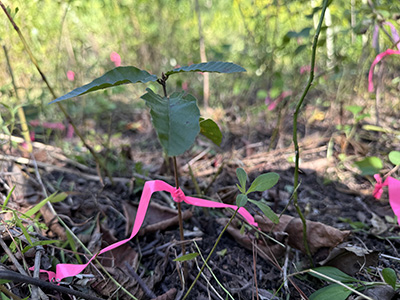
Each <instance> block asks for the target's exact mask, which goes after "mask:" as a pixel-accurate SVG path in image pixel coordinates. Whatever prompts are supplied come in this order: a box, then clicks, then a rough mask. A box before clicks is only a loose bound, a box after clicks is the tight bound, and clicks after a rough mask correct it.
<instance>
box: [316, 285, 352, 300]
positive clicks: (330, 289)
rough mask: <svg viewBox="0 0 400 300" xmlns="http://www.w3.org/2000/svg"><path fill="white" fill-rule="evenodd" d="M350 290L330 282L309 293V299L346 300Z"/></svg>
mask: <svg viewBox="0 0 400 300" xmlns="http://www.w3.org/2000/svg"><path fill="white" fill-rule="evenodd" d="M351 293H352V291H350V290H349V289H346V288H345V287H343V286H341V285H339V284H331V285H328V286H326V287H324V288H322V289H319V290H318V291H316V292H314V293H313V294H311V295H310V297H309V299H310V300H346V299H347V298H348V297H349V296H350V295H351Z"/></svg>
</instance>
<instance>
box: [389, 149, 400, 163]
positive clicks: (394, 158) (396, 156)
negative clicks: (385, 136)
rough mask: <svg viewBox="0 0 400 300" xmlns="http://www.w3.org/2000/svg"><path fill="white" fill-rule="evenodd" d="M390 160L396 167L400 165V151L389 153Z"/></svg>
mask: <svg viewBox="0 0 400 300" xmlns="http://www.w3.org/2000/svg"><path fill="white" fill-rule="evenodd" d="M389 160H390V162H391V163H392V164H394V165H396V166H397V165H400V152H399V151H391V152H390V153H389Z"/></svg>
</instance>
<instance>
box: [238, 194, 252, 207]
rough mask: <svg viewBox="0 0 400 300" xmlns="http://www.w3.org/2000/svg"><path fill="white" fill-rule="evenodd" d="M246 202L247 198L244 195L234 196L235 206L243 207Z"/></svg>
mask: <svg viewBox="0 0 400 300" xmlns="http://www.w3.org/2000/svg"><path fill="white" fill-rule="evenodd" d="M248 200H249V199H248V198H247V196H246V195H245V194H239V195H237V196H236V206H237V207H243V206H245V205H246V204H247V201H248Z"/></svg>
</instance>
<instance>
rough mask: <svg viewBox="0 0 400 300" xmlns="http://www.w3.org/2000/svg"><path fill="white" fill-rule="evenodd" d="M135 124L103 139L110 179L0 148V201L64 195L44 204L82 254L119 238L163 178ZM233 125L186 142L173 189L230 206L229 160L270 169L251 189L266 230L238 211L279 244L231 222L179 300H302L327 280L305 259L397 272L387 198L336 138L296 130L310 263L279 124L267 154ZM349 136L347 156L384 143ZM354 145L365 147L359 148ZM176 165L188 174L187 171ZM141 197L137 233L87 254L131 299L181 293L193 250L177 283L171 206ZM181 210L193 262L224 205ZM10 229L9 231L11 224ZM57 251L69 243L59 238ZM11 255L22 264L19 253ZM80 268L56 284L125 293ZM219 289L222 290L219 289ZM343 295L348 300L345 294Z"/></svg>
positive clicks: (163, 196)
mask: <svg viewBox="0 0 400 300" xmlns="http://www.w3.org/2000/svg"><path fill="white" fill-rule="evenodd" d="M121 118H123V116H121ZM136 121H137V122H139V123H140V126H141V127H140V128H139V129H138V130H136V131H132V130H129V131H127V132H125V133H124V134H123V135H122V137H119V140H112V141H111V143H112V145H113V149H117V150H115V151H116V155H119V157H120V159H123V164H124V166H125V169H126V170H127V171H124V172H122V171H121V173H120V174H117V173H116V174H115V176H114V177H113V181H114V184H112V183H111V182H110V180H109V179H107V178H101V177H99V176H98V172H97V171H96V168H95V167H88V166H86V165H83V164H80V163H78V162H76V161H75V160H72V159H68V158H67V156H66V155H65V154H64V153H63V152H62V151H61V150H60V149H59V148H56V147H53V146H50V145H45V144H43V143H37V144H35V145H34V149H35V151H34V157H35V160H34V159H32V158H33V157H29V156H27V155H25V158H24V154H23V153H22V152H21V151H20V150H18V149H17V148H11V147H6V146H3V150H4V151H3V152H4V155H3V156H2V162H3V163H2V172H3V175H2V176H1V181H2V194H3V196H4V195H5V196H6V195H7V187H11V186H13V185H14V184H16V186H17V187H16V189H15V193H14V194H13V195H12V197H11V199H10V202H9V204H8V205H9V207H11V208H14V209H16V210H19V211H26V210H27V209H28V208H29V207H31V206H32V205H34V204H35V203H37V202H38V201H39V200H42V199H43V198H44V190H46V191H47V193H54V192H56V191H64V192H67V194H68V197H67V198H66V199H65V200H64V201H62V202H58V203H53V204H52V205H53V207H54V210H55V212H56V213H57V214H58V216H59V217H60V218H61V219H62V220H63V221H64V222H65V223H66V224H67V225H68V226H69V228H71V230H72V231H73V232H74V234H75V235H76V236H78V237H79V239H80V240H81V241H82V242H83V243H84V244H85V245H86V247H87V248H88V249H89V250H90V251H91V252H92V253H97V252H98V251H99V250H100V249H102V248H104V247H106V246H108V245H110V244H112V243H114V242H116V241H118V240H122V239H124V238H126V237H129V236H130V233H131V230H132V226H133V222H134V220H135V216H136V211H137V205H138V202H139V199H140V196H141V192H142V187H143V183H144V181H145V180H154V179H161V180H164V181H166V182H168V183H169V184H171V185H174V178H173V175H172V172H171V168H170V167H169V166H168V164H167V163H165V162H164V159H163V156H162V153H161V152H160V151H159V146H158V142H157V140H156V136H155V134H154V132H153V131H152V130H151V128H150V127H151V124H150V123H149V119H148V117H145V114H144V115H142V116H141V115H140V114H138V115H137V119H136ZM242 121H243V120H238V119H236V120H235V119H231V120H230V123H229V122H228V126H227V128H226V131H225V133H224V141H223V144H222V146H221V148H218V147H215V146H213V145H211V144H210V143H208V142H206V141H205V140H203V139H201V138H199V139H198V141H197V143H196V146H194V147H193V149H191V150H190V151H189V152H188V153H186V154H185V155H184V156H183V157H181V158H179V160H178V164H179V172H180V185H181V187H182V190H183V191H184V193H185V195H187V196H191V195H197V194H198V192H197V191H196V184H197V185H198V187H199V190H200V191H201V192H202V193H204V195H202V196H203V197H206V198H210V199H214V200H215V201H222V202H224V203H229V204H234V202H235V196H236V194H237V188H236V187H235V185H236V183H237V180H236V175H235V170H236V168H237V167H242V168H244V169H245V170H246V171H247V172H248V174H249V177H250V180H253V179H254V178H256V177H257V176H258V175H259V174H261V173H265V172H272V171H273V172H276V173H278V174H279V175H280V180H279V182H278V184H277V185H276V186H275V187H274V188H272V189H271V190H269V191H267V192H264V193H254V194H252V198H254V199H256V200H261V199H263V201H265V203H267V204H269V205H270V207H271V208H272V209H273V210H274V211H275V212H276V213H277V214H282V216H281V223H280V225H278V226H275V227H274V226H271V224H270V222H269V223H268V220H265V218H264V219H263V217H262V216H261V214H260V211H259V210H258V209H257V208H256V207H255V206H251V205H249V207H248V210H249V211H250V213H251V214H252V215H255V216H257V217H256V220H257V221H258V223H259V226H260V228H259V230H261V232H263V233H265V234H266V235H268V236H269V237H272V238H274V239H275V240H278V241H279V242H280V243H281V244H282V245H278V244H277V243H275V242H273V241H272V240H270V239H269V238H268V237H265V236H264V235H263V234H262V233H260V232H258V231H257V229H256V228H251V227H250V226H248V225H244V224H243V222H242V220H241V219H240V218H236V219H235V222H233V223H234V224H233V225H231V226H230V227H229V229H228V232H226V233H225V234H224V235H223V236H222V238H221V240H220V242H219V244H218V246H217V248H216V252H215V254H214V255H213V256H212V257H211V259H210V261H209V263H208V266H209V267H210V269H207V268H206V269H205V271H204V275H203V276H202V277H201V278H200V280H199V281H198V282H197V284H196V285H195V287H194V290H193V291H192V292H191V294H190V296H189V298H188V299H232V298H231V297H233V299H301V298H302V297H303V298H305V297H308V296H310V295H311V294H312V293H313V292H315V291H316V290H318V289H320V288H322V287H323V286H325V285H326V284H327V283H326V281H322V280H319V279H316V278H315V277H313V276H310V275H309V274H308V273H307V272H301V271H304V270H308V269H309V268H310V267H311V264H312V265H313V266H321V265H325V266H327V265H330V266H335V267H337V268H338V269H340V270H342V271H343V272H345V273H347V274H349V275H351V276H353V277H354V278H357V279H360V280H364V281H368V282H382V277H381V276H380V274H381V270H382V269H383V268H388V267H390V268H392V269H394V270H395V271H396V272H397V273H398V272H399V271H400V264H399V254H398V250H397V249H398V248H399V246H400V245H399V238H398V233H399V226H398V225H397V223H396V222H395V221H394V214H393V212H392V210H391V208H390V206H389V203H388V200H387V194H386V196H385V195H384V196H383V197H382V199H381V200H376V199H374V198H373V197H372V191H373V188H374V186H373V178H366V177H362V176H360V175H359V171H358V170H357V169H356V168H355V167H354V165H353V164H352V163H351V162H352V161H351V160H348V161H346V160H341V159H339V157H338V154H339V153H340V152H341V150H342V149H343V148H342V147H343V135H341V134H340V133H337V132H334V130H332V129H330V128H331V127H327V126H325V125H326V124H318V126H317V125H316V124H312V125H310V126H308V127H307V126H302V127H301V130H300V131H301V135H302V138H301V140H300V141H301V164H300V168H301V174H300V186H299V187H298V195H299V198H298V203H299V206H300V208H301V210H302V211H303V212H304V215H305V217H306V219H307V220H308V230H309V231H308V240H309V242H310V248H311V249H310V250H311V260H312V261H311V260H310V257H309V256H308V255H307V253H306V251H305V249H304V243H303V239H302V238H303V236H302V224H301V222H300V220H299V219H298V215H297V213H296V209H295V206H294V204H293V203H294V200H293V199H292V197H291V196H292V193H293V190H294V187H293V173H294V163H293V156H294V151H293V146H292V145H291V128H290V127H289V128H284V129H283V130H282V131H280V132H281V135H280V138H279V141H278V147H277V148H276V149H274V148H273V149H269V143H270V138H271V134H272V131H271V130H270V129H267V130H265V128H263V127H262V125H260V124H262V122H261V121H260V124H256V125H255V126H254V127H252V129H251V130H248V129H246V127H245V126H241V123H240V122H242ZM235 126H236V127H235ZM235 128H236V129H235ZM228 131H229V132H228ZM263 132H267V133H263ZM359 132H360V138H359V139H357V140H352V141H349V142H348V147H347V148H346V154H347V155H348V157H353V158H354V157H355V156H360V155H367V153H373V152H374V151H375V150H376V148H379V147H381V148H380V149H382V147H387V145H382V144H381V145H379V144H378V142H379V141H380V140H385V139H379V136H377V135H376V136H370V135H369V137H366V136H368V134H369V133H367V132H363V131H362V130H361V128H360V131H359ZM360 149H368V150H366V151H367V152H366V153H362V151H363V150H360ZM331 150H332V151H331ZM330 151H331V152H333V155H331V156H330V155H328V152H330ZM103 154H104V155H106V153H103ZM121 157H123V158H121ZM139 163H140V164H139ZM188 165H190V167H191V170H192V172H193V176H194V177H193V178H195V179H193V178H192V177H191V176H190V170H189V168H188ZM35 170H36V172H35ZM195 183H196V184H195ZM151 203H152V205H151V209H150V211H148V213H147V216H146V219H145V222H144V224H143V226H142V228H141V231H140V232H139V234H138V236H136V237H134V238H133V239H132V240H131V241H129V242H128V243H126V244H125V245H123V246H121V247H119V248H117V249H115V250H112V251H110V252H108V253H105V254H103V255H101V256H99V257H98V260H99V262H100V263H101V264H102V265H103V267H104V268H105V270H107V271H108V272H109V273H110V274H111V275H112V276H113V277H114V278H115V279H116V280H117V281H118V282H119V283H121V284H122V285H123V286H124V288H126V289H127V290H128V291H130V292H131V293H132V294H133V295H135V296H136V297H137V298H138V299H181V298H182V296H183V285H184V284H186V286H188V284H190V283H191V282H192V281H193V280H194V278H195V277H196V276H197V274H198V270H199V268H200V267H201V266H202V264H203V261H202V259H201V257H200V256H198V257H197V258H196V259H194V260H191V261H189V262H188V274H187V276H186V279H185V280H186V282H185V283H184V279H183V277H184V276H183V264H182V263H177V262H175V261H173V260H174V259H175V258H176V257H178V256H179V255H180V254H181V243H180V237H179V229H178V218H177V210H176V206H175V204H174V203H173V201H172V200H171V199H170V197H169V194H168V193H155V194H154V195H153V196H152V200H151ZM182 207H183V211H184V218H185V221H184V229H185V231H184V236H185V240H186V243H185V245H186V250H187V251H188V252H198V251H199V250H198V249H200V251H201V254H202V256H203V257H204V258H205V257H206V256H207V255H208V253H209V252H210V250H211V248H212V247H213V245H214V243H215V241H216V239H217V237H218V235H219V233H220V232H221V231H222V229H223V227H224V226H225V224H226V222H227V218H229V217H230V216H231V215H232V211H229V210H225V209H203V208H199V207H193V206H190V205H187V204H183V206H182ZM41 213H42V215H43V220H44V222H45V223H46V224H47V226H48V229H47V230H45V229H41V230H40V232H41V234H38V235H37V238H38V239H39V240H45V239H53V238H55V239H60V240H63V239H66V238H67V236H66V232H65V230H64V229H63V228H62V227H61V226H60V224H59V223H58V222H57V221H56V219H55V218H54V215H52V212H51V211H48V210H46V208H44V209H42V210H41ZM7 218H11V216H10V215H7V214H3V215H2V220H3V225H2V226H3V227H4V226H5V225H4V224H5V223H4V222H5V220H7ZM317 222H318V223H317ZM11 227H12V226H11ZM12 228H14V229H16V230H18V226H17V225H15V226H14V227H12ZM7 232H8V233H7ZM11 236H12V234H10V231H5V230H4V229H3V231H2V239H3V240H4V241H5V242H6V244H7V245H10V244H12V239H11ZM23 243H24V242H23V241H22V242H21V244H23ZM63 246H64V247H66V248H68V249H70V248H69V246H68V244H67V243H65V244H63ZM77 247H78V248H77V249H76V250H75V251H77V253H79V254H80V258H81V259H83V260H84V255H83V253H84V250H83V249H82V248H81V247H79V246H77ZM197 247H198V248H197ZM44 251H45V252H44V254H43V256H42V263H41V268H43V269H47V268H51V267H52V266H53V267H54V265H55V264H56V263H57V262H68V263H77V260H76V255H75V253H74V251H64V250H62V249H60V248H59V247H54V246H52V245H51V244H50V245H48V246H45V247H44ZM17 252H18V251H17ZM1 255H2V261H1V263H2V265H3V267H5V268H7V269H9V270H16V266H15V264H14V263H13V262H12V261H11V260H10V259H9V258H7V257H5V256H4V253H3V252H1ZM15 256H16V259H17V260H18V261H20V262H21V263H22V256H21V255H15ZM23 256H24V259H25V262H26V264H27V265H28V266H32V265H33V264H34V261H33V260H34V257H35V254H34V253H31V252H29V251H28V252H27V253H25V254H24V255H23ZM210 270H211V271H212V272H211V271H210ZM83 273H84V274H92V276H89V277H79V278H73V279H71V278H70V279H67V280H66V282H68V284H63V286H66V287H68V288H70V289H75V290H79V291H83V292H84V293H85V294H86V295H93V296H95V295H96V296H97V297H99V298H104V299H107V298H108V297H109V298H110V299H129V296H127V295H126V293H124V292H123V291H122V290H120V289H118V288H117V287H116V285H115V284H114V283H113V282H112V281H110V279H109V278H108V277H107V276H106V275H103V274H104V271H101V270H100V269H99V267H95V265H91V266H89V267H88V268H87V269H85V271H84V272H83ZM217 280H218V282H217ZM8 287H11V291H12V293H14V294H16V295H19V297H21V298H23V297H26V296H27V295H29V289H28V288H27V286H26V285H25V284H22V283H21V282H17V281H12V282H11V283H9V284H8ZM222 287H224V288H225V289H226V290H227V291H229V293H230V295H231V296H227V293H226V292H225V291H224V289H223V288H222ZM370 291H371V293H373V292H375V293H378V296H376V295H377V294H375V296H374V295H373V294H369V295H370V297H372V299H397V298H396V297H399V296H398V293H395V291H390V292H387V291H385V293H383V292H382V291H378V292H377V290H376V287H372V288H370ZM44 292H45V293H47V294H49V295H53V297H55V298H56V299H71V298H70V297H69V296H67V295H65V294H64V295H62V294H59V293H57V292H55V291H51V290H49V289H44ZM364 293H365V294H368V293H369V292H368V291H367V292H365V291H364ZM379 293H380V294H379ZM78 298H79V297H78ZM349 299H356V296H353V295H352V296H350V297H349ZM357 299H361V298H357Z"/></svg>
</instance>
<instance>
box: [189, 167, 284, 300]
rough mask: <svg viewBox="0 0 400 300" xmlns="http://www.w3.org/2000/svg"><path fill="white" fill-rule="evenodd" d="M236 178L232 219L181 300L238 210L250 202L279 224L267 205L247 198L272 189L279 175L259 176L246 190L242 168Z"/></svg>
mask: <svg viewBox="0 0 400 300" xmlns="http://www.w3.org/2000/svg"><path fill="white" fill-rule="evenodd" d="M236 176H237V178H238V180H239V184H236V186H237V187H238V189H239V191H240V193H239V194H238V195H237V197H236V206H237V209H236V210H235V212H234V214H233V215H232V217H231V218H230V219H229V221H228V223H227V224H226V225H225V227H224V229H223V230H222V231H221V233H220V234H219V236H218V238H217V240H216V241H215V243H214V246H213V248H212V249H211V251H210V253H209V254H208V256H207V258H206V260H205V261H204V264H203V266H202V267H201V269H200V271H199V273H198V274H197V277H196V278H195V280H194V281H193V282H192V285H191V286H190V287H189V289H188V291H187V292H186V294H185V296H184V297H183V300H184V299H186V298H187V296H188V295H189V293H190V291H191V290H192V289H193V287H194V285H195V284H196V282H197V280H198V279H199V278H200V275H201V273H202V272H203V270H204V268H205V267H206V266H207V263H208V261H209V260H210V258H211V256H212V254H213V253H214V251H215V249H216V248H217V245H218V243H219V241H220V240H221V237H222V235H223V234H224V232H225V230H226V229H227V228H228V227H229V225H230V224H231V222H232V220H233V219H234V218H235V216H236V214H237V212H238V211H239V208H241V207H244V206H245V205H246V204H247V203H248V202H251V203H253V204H255V205H256V206H257V207H258V208H259V209H261V211H262V212H263V213H264V214H265V216H266V217H267V218H268V219H270V220H271V221H272V222H274V223H275V224H278V223H279V217H278V216H277V215H276V214H275V213H274V212H273V210H272V209H271V208H270V207H269V206H268V205H266V204H264V203H262V202H260V201H256V200H252V199H249V198H248V196H247V195H248V194H250V193H253V192H264V191H266V190H269V189H270V188H272V187H273V186H274V185H275V184H276V183H277V182H278V180H279V174H277V173H274V172H270V173H264V174H261V175H259V176H258V177H257V178H256V179H254V181H253V182H252V183H251V184H250V187H249V189H246V183H247V179H248V176H247V173H246V171H245V170H244V169H242V168H237V169H236ZM196 256H197V255H196V254H191V256H190V257H189V256H187V257H186V258H188V259H193V258H194V257H196Z"/></svg>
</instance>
